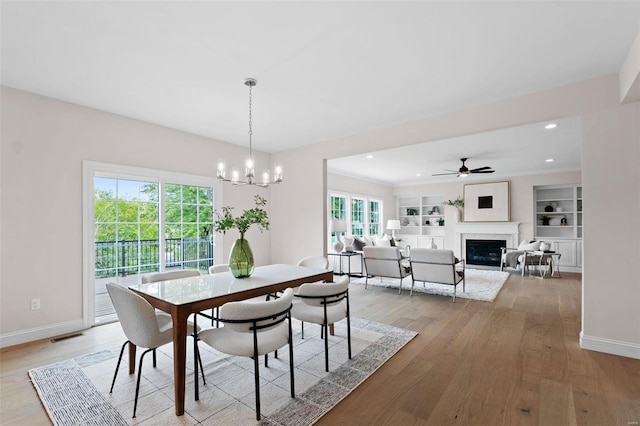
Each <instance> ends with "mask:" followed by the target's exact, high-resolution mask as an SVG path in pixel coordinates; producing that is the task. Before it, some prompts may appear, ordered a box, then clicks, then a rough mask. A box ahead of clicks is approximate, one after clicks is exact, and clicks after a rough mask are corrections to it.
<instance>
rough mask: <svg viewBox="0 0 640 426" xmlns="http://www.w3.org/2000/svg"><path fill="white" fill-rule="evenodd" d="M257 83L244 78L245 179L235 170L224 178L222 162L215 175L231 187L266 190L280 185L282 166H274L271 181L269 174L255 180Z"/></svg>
mask: <svg viewBox="0 0 640 426" xmlns="http://www.w3.org/2000/svg"><path fill="white" fill-rule="evenodd" d="M257 83H258V82H257V81H256V79H254V78H245V79H244V84H245V86H248V87H249V158H247V161H246V162H245V172H244V177H245V179H240V173H239V171H238V170H237V169H233V171H232V175H231V178H228V177H227V176H226V166H225V164H224V160H221V161H219V162H218V170H217V172H216V175H217V177H218V180H220V181H221V182H231V183H232V184H233V185H236V186H242V185H255V186H259V187H262V188H267V187H269V185H274V184H278V183H282V166H280V165H276V167H275V169H274V174H273V179H272V180H271V179H269V172H268V171H265V172H264V173H263V174H262V181H256V180H255V162H254V159H253V86H255V85H256V84H257Z"/></svg>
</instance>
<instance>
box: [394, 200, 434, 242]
mask: <svg viewBox="0 0 640 426" xmlns="http://www.w3.org/2000/svg"><path fill="white" fill-rule="evenodd" d="M397 205H398V218H399V219H400V226H401V229H400V233H401V234H402V233H406V234H409V235H422V236H426V237H432V236H440V237H443V236H444V229H445V227H444V226H439V225H438V224H437V223H435V221H437V220H438V219H444V197H443V196H441V195H423V196H419V197H418V196H412V197H398V204H397ZM436 208H437V210H438V211H437V213H433V210H434V209H436ZM407 209H414V210H416V212H417V213H418V214H416V215H408V214H406V213H407ZM429 212H432V214H429ZM405 221H415V222H418V224H417V225H409V224H404V223H403V222H405ZM429 222H434V223H435V224H433V225H432V224H430V223H429Z"/></svg>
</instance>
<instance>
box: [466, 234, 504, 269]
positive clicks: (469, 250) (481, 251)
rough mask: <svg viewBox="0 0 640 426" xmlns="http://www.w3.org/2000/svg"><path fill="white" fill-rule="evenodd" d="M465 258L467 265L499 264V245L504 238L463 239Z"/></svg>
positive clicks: (501, 244)
mask: <svg viewBox="0 0 640 426" xmlns="http://www.w3.org/2000/svg"><path fill="white" fill-rule="evenodd" d="M465 244H466V247H465V253H466V254H467V257H466V260H467V264H469V265H487V266H500V256H501V247H506V246H507V241H506V240H472V239H467V240H465Z"/></svg>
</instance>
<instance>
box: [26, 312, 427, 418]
mask: <svg viewBox="0 0 640 426" xmlns="http://www.w3.org/2000/svg"><path fill="white" fill-rule="evenodd" d="M299 324H300V323H299V321H294V322H293V325H294V337H293V341H294V364H295V372H294V377H295V389H296V398H295V399H292V398H291V396H290V391H289V361H288V352H289V351H288V349H287V348H286V346H285V348H283V350H281V351H279V352H280V358H279V359H275V358H273V357H270V358H269V368H265V367H264V357H260V358H261V362H260V383H261V386H260V394H261V398H260V399H261V411H262V415H263V417H262V420H261V421H260V422H256V418H255V394H254V378H253V377H254V376H253V361H252V360H251V359H249V358H241V357H232V356H228V355H223V354H220V353H218V352H215V351H214V350H213V349H211V348H210V347H208V346H207V345H205V344H201V345H200V352H201V356H202V361H203V363H204V370H205V376H206V379H207V384H206V385H205V386H203V385H202V380H200V385H201V386H200V400H199V401H195V400H194V394H193V391H194V386H193V370H191V369H190V368H191V367H192V363H191V362H189V360H193V355H192V353H189V354H187V356H188V357H187V360H188V362H187V370H188V371H187V379H188V380H187V384H186V396H185V414H184V416H180V417H176V416H175V414H174V403H173V361H172V356H171V353H172V346H171V345H165V346H162V347H161V348H159V349H158V366H157V368H153V367H152V362H151V355H147V356H146V357H145V365H144V366H143V373H142V380H141V384H140V397H139V400H138V412H137V416H136V418H135V419H132V418H131V414H132V412H133V400H134V395H135V387H136V384H135V380H136V377H137V375H136V374H134V375H128V374H127V372H128V366H127V354H126V353H125V356H124V357H123V360H122V364H121V365H120V372H119V374H118V378H117V380H116V386H115V387H114V389H113V393H112V394H110V393H109V387H110V386H111V379H112V377H113V372H114V370H115V365H116V361H117V357H118V352H119V348H112V349H108V350H103V351H100V352H95V353H92V354H88V355H84V356H80V357H76V358H73V359H69V360H66V361H62V362H58V363H56V364H51V365H48V366H45V367H39V368H35V369H33V370H30V371H29V376H30V377H31V380H32V382H33V385H34V387H35V389H36V391H37V393H38V396H39V397H40V400H41V401H42V403H43V405H44V407H45V409H46V411H47V414H49V417H50V418H51V421H52V422H53V424H54V425H105V426H111V425H131V424H142V425H174V424H175V425H256V424H261V425H300V426H303V425H310V424H312V423H314V422H315V421H316V420H318V419H319V418H320V417H321V416H322V415H323V414H325V413H326V412H327V411H329V410H330V409H331V407H333V406H334V405H335V404H337V403H338V402H340V401H341V400H342V399H343V398H345V397H346V396H347V395H348V394H349V393H351V392H352V391H353V390H354V389H355V388H356V387H357V386H358V385H359V384H360V383H362V382H363V381H364V380H365V379H366V378H367V377H369V376H370V375H371V374H373V373H374V372H375V371H376V370H377V369H378V368H380V366H382V365H383V364H384V363H385V362H386V361H387V360H389V358H391V357H392V356H393V355H394V354H395V353H396V352H397V351H399V350H400V349H401V348H402V347H403V346H404V345H405V344H407V343H408V342H409V341H410V340H411V339H413V337H415V336H416V334H417V333H415V332H413V331H409V330H405V329H402V328H397V327H393V326H390V325H386V324H380V323H376V322H373V321H367V320H363V319H360V318H352V319H351V343H352V355H353V356H352V358H351V360H349V359H348V351H347V342H346V321H344V320H343V321H341V322H339V323H337V324H336V325H335V336H329V370H330V372H329V373H326V372H325V371H324V341H323V340H321V339H320V338H319V337H320V327H319V326H314V325H307V326H306V327H305V339H304V340H302V339H301V336H300V330H299ZM189 340H190V339H189ZM188 343H189V344H188V345H187V347H188V348H192V346H193V345H192V344H191V343H192V342H188ZM138 352H141V350H139V351H138ZM138 356H139V355H138Z"/></svg>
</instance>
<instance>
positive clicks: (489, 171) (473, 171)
mask: <svg viewBox="0 0 640 426" xmlns="http://www.w3.org/2000/svg"><path fill="white" fill-rule="evenodd" d="M493 172H495V170H479V171H476V170H471V171H470V172H469V173H474V174H475V173H493Z"/></svg>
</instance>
